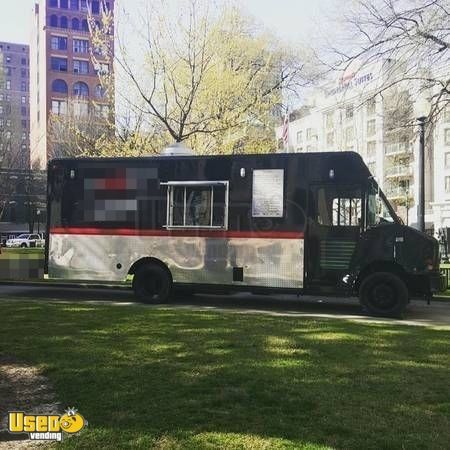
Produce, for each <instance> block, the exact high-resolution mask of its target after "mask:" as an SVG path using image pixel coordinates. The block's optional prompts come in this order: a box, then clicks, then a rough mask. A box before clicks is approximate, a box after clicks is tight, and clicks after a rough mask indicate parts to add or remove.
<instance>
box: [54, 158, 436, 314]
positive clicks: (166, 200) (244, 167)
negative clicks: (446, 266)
mask: <svg viewBox="0 0 450 450" xmlns="http://www.w3.org/2000/svg"><path fill="white" fill-rule="evenodd" d="M47 227H48V230H47V231H48V233H47V239H48V242H47V246H46V266H47V270H48V275H49V278H51V279H70V280H84V281H93V282H99V281H101V282H109V283H110V282H118V281H124V280H126V279H127V277H129V276H130V275H133V277H132V285H133V289H134V291H135V294H136V296H137V297H138V298H139V299H141V300H143V301H146V302H150V303H159V302H165V301H167V300H168V299H169V298H170V295H171V293H172V289H173V287H177V288H182V289H187V290H189V291H191V292H202V291H203V292H204V291H205V290H206V291H208V292H212V293H213V292H214V291H219V292H224V291H225V292H230V291H232V290H237V291H250V292H254V293H262V292H278V293H281V292H283V293H295V294H322V295H339V296H342V295H349V296H350V295H358V296H359V298H360V301H361V304H362V305H363V307H364V308H365V309H366V310H367V311H368V312H369V313H371V314H374V315H384V316H399V315H401V313H402V311H403V310H404V308H405V306H406V305H407V303H408V301H409V299H410V298H411V297H412V296H420V297H423V298H430V296H431V295H432V293H433V292H435V291H437V290H438V289H439V286H440V281H441V280H440V272H439V254H438V253H439V249H438V242H437V241H436V240H435V239H434V238H432V237H430V236H428V235H426V234H424V233H421V232H419V231H417V230H415V229H413V228H410V227H407V226H405V225H403V224H402V223H401V221H400V220H399V218H398V217H397V216H396V214H395V213H394V210H393V209H392V207H391V206H390V205H389V203H388V201H387V200H386V198H385V196H384V195H383V193H382V192H381V191H380V189H379V188H378V186H377V184H376V182H375V180H374V178H373V177H372V176H371V174H370V172H369V170H368V168H367V167H366V165H365V164H364V162H363V160H362V159H361V157H360V156H359V155H358V154H356V153H353V152H330V153H307V154H261V155H233V156H193V155H191V154H189V153H187V152H185V151H178V152H172V153H169V154H168V155H163V156H158V157H143V158H94V159H92V158H89V159H87V158H85V159H83V158H79V159H55V160H52V161H50V162H49V166H48V225H47Z"/></svg>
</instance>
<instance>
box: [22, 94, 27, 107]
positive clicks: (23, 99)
mask: <svg viewBox="0 0 450 450" xmlns="http://www.w3.org/2000/svg"><path fill="white" fill-rule="evenodd" d="M21 102H22V105H25V104H26V103H27V98H26V97H25V96H24V95H22V97H21Z"/></svg>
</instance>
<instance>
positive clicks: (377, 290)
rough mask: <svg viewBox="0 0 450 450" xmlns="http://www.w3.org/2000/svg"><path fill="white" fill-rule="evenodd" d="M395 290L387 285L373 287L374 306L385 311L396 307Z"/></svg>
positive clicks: (372, 298)
mask: <svg viewBox="0 0 450 450" xmlns="http://www.w3.org/2000/svg"><path fill="white" fill-rule="evenodd" d="M396 298H397V296H396V292H395V289H394V288H393V287H392V286H390V285H389V284H386V283H380V284H377V285H375V286H374V287H373V289H372V295H371V300H372V304H373V305H374V306H375V307H377V308H379V309H383V310H387V309H390V308H392V307H393V306H395V303H396Z"/></svg>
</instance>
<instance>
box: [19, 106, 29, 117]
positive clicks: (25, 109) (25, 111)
mask: <svg viewBox="0 0 450 450" xmlns="http://www.w3.org/2000/svg"><path fill="white" fill-rule="evenodd" d="M20 113H21V114H22V116H26V115H27V108H26V107H25V106H22V107H21V108H20Z"/></svg>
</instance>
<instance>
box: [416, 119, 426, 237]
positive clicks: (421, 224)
mask: <svg viewBox="0 0 450 450" xmlns="http://www.w3.org/2000/svg"><path fill="white" fill-rule="evenodd" d="M426 120H427V118H426V116H420V117H418V118H417V122H418V123H419V193H418V194H419V204H418V205H417V226H418V229H419V231H422V232H424V231H425V122H426Z"/></svg>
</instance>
